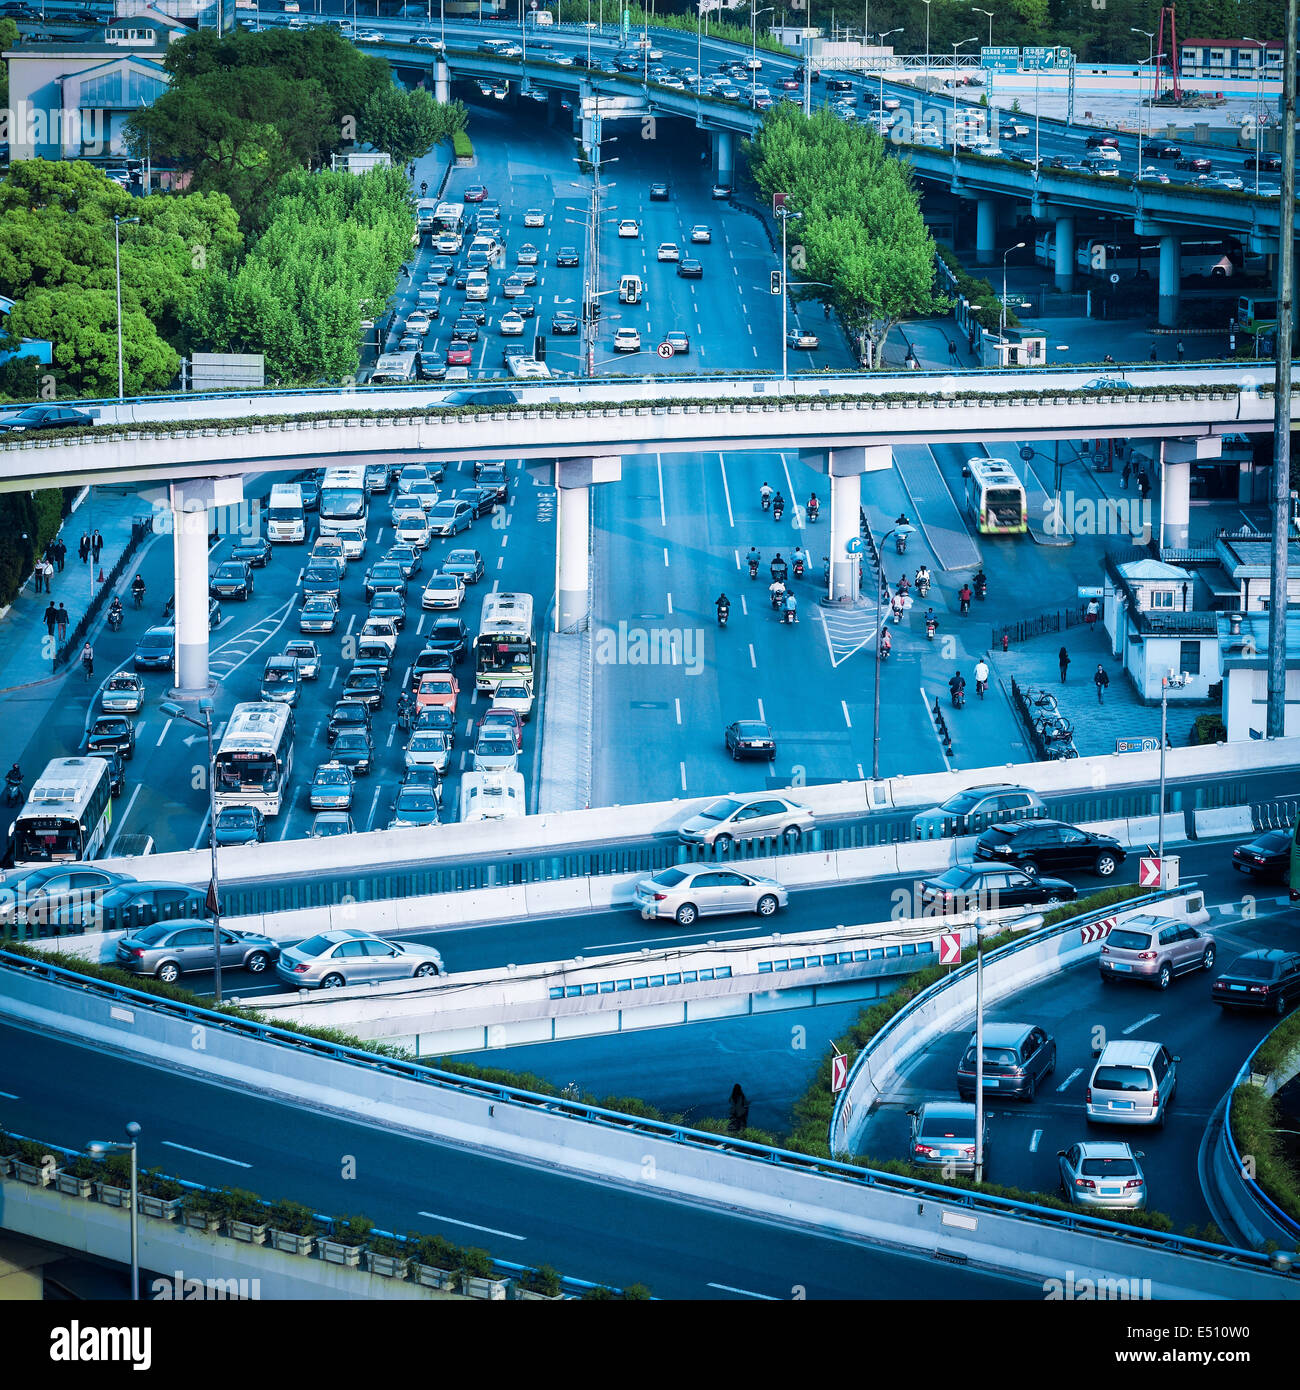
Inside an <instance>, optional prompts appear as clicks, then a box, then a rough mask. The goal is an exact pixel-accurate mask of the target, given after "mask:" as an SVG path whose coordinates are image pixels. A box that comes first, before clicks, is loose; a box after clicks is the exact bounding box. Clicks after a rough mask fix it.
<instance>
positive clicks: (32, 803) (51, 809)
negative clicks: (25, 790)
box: [9, 758, 113, 868]
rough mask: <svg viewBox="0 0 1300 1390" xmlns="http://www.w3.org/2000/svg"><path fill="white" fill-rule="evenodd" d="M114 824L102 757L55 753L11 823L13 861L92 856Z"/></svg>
mask: <svg viewBox="0 0 1300 1390" xmlns="http://www.w3.org/2000/svg"><path fill="white" fill-rule="evenodd" d="M112 824H113V797H112V792H111V789H110V778H109V768H108V760H107V759H106V758H55V759H54V760H53V761H52V762H50V763H48V764H47V765H46V768H45V771H44V772H42V773H41V775H40V776H39V777H38V778H37V779H36V784H35V785H34V786H33V787H32V790H31V793H30V794H29V795H28V797H27V804H26V805H25V806H24V807H23V809H22V810H21V811H19V813H18V819H17V820H16V821H15V822H14V823H13V825H12V826H10V828H9V835H10V838H11V839H12V840H13V851H14V864H15V866H17V867H19V868H23V867H25V866H27V865H31V864H50V863H66V862H71V861H74V860H82V859H93V858H94V857H95V856H96V855H97V854H99V853H100V851H101V850H102V849H103V848H104V842H105V840H107V838H108V831H109V827H110V826H111V825H112Z"/></svg>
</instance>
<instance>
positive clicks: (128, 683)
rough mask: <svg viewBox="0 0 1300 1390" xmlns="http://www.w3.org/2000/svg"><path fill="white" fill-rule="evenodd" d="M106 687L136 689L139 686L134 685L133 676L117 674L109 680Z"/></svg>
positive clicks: (111, 688)
mask: <svg viewBox="0 0 1300 1390" xmlns="http://www.w3.org/2000/svg"><path fill="white" fill-rule="evenodd" d="M108 688H109V689H110V690H136V689H138V688H139V687H138V686H137V685H136V682H135V677H134V676H128V675H117V676H114V677H113V678H112V679H111V680H110V681H109V683H108Z"/></svg>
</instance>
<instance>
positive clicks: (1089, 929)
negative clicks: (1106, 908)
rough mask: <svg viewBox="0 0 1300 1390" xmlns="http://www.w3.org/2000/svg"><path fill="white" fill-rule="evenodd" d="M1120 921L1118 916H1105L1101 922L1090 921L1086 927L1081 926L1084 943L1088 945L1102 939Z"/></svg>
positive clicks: (1080, 932) (1080, 931) (1080, 933)
mask: <svg viewBox="0 0 1300 1390" xmlns="http://www.w3.org/2000/svg"><path fill="white" fill-rule="evenodd" d="M1118 921H1119V918H1118V917H1103V918H1102V919H1101V921H1100V922H1089V923H1088V925H1087V926H1086V927H1080V928H1079V935H1080V936H1081V937H1082V938H1083V944H1084V945H1085V946H1087V945H1088V944H1089V942H1092V941H1100V940H1101V939H1102V937H1104V936H1106V935H1108V934H1109V932H1110V929H1111V928H1112V927H1113V926H1114V925H1115V923H1116V922H1118Z"/></svg>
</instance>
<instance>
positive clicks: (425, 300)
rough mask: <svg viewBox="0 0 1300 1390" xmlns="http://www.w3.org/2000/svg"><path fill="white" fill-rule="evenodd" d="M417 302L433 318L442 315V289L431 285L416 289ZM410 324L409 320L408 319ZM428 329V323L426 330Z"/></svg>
mask: <svg viewBox="0 0 1300 1390" xmlns="http://www.w3.org/2000/svg"><path fill="white" fill-rule="evenodd" d="M415 302H416V304H417V305H418V306H419V307H420V308H421V309H423V310H424V311H425V313H426V314H428V315H429V317H430V318H431V319H436V318H441V317H442V291H441V290H437V289H433V288H432V287H431V286H426V287H423V288H421V289H419V290H417V291H416V295H415ZM408 325H409V320H408ZM423 331H427V325H426V328H425V330H423Z"/></svg>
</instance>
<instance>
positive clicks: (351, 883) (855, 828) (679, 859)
mask: <svg viewBox="0 0 1300 1390" xmlns="http://www.w3.org/2000/svg"><path fill="white" fill-rule="evenodd" d="M1194 796H1195V800H1196V802H1197V809H1203V808H1205V807H1220V806H1241V805H1245V804H1247V801H1248V796H1249V788H1248V784H1247V783H1246V782H1245V781H1244V780H1243V781H1216V782H1213V783H1210V784H1208V785H1205V786H1201V787H1197V788H1195V791H1194ZM1156 797H1157V794H1156V792H1155V791H1153V790H1149V789H1141V788H1135V789H1132V790H1130V791H1124V792H1109V793H1107V792H1097V793H1096V794H1093V795H1080V796H1070V797H1058V798H1051V797H1049V798H1046V800H1047V802H1048V805H1047V808H1046V810H1044V811H1041V812H1035V813H1034V814H1035V815H1040V816H1041V815H1050V816H1053V817H1056V818H1059V819H1062V820H1068V821H1070V822H1071V823H1074V824H1082V823H1089V822H1093V821H1106V820H1124V819H1131V818H1134V817H1138V816H1148V815H1154V814H1155V810H1156ZM995 819H996V818H995V817H993V816H978V817H976V818H974V821H973V822H972V824H971V825H970V826H969V827H968V828H966V829H963V830H962V832H961V833H962V834H977V833H979V832H980V831H981V830H985V829H987V828H988V826H989V825H991V824H993V822H994V820H995ZM957 828H958V827H957V823H956V822H955V821H952V820H949V821H946V822H945V823H944V824H943V825H942V827H941V828H940V831H939V833H936V834H933V835H918V834H914V833H913V828H912V823H911V817H910V816H905V815H875V816H869V817H866V818H864V819H862V820H857V821H850V822H847V823H845V824H840V825H836V824H829V825H822V826H818V827H815V828H814V829H812V830H810V831H808V832H806V833H805V834H804V835H803V836H802V837H801V838H800V839H799V840H797V841H792V842H789V843H787V842H786V841H784V840H782V839H781V838H779V837H774V838H771V839H762V840H741V841H737V842H736V844H735V845H734V846H733V847H732V848H731V849H730V850H728V851H725V852H723V853H719V852H717V851H715V850H712V849H707V848H705V847H703V846H697V845H685V844H681V843H679V842H678V841H677V840H675V839H670V838H668V837H666V836H665V837H663V838H661V839H659V840H656V841H650V842H646V841H638V842H634V843H630V844H625V845H617V844H615V845H603V846H599V847H593V848H591V849H582V850H566V851H564V852H563V853H556V854H544V853H543V854H532V855H526V856H519V857H514V858H512V857H506V858H502V859H478V860H465V859H458V860H457V861H456V862H455V863H450V864H438V863H424V864H414V865H409V866H405V867H402V868H380V869H376V870H374V871H372V872H367V873H360V874H348V875H340V876H338V877H335V878H320V877H310V878H309V877H305V876H304V877H301V878H285V879H276V880H273V881H267V882H254V883H251V884H247V885H239V884H231V885H228V886H223V887H222V890H221V904H222V912H223V915H225V916H227V917H258V916H262V915H263V914H266V913H278V912H295V911H301V910H303V909H310V908H328V907H336V906H342V905H344V904H362V903H371V902H392V901H394V900H397V899H403V898H422V897H430V896H436V895H438V894H442V893H464V892H471V891H474V890H476V889H482V888H509V887H520V886H524V885H527V884H534V883H551V882H556V881H559V880H562V879H568V878H605V877H609V876H611V875H614V874H634V873H645V874H649V873H657V872H658V871H659V870H660V869H666V868H668V867H669V866H670V865H673V864H692V863H700V862H708V863H714V862H735V861H741V862H743V861H746V860H753V859H767V858H778V859H780V858H784V857H786V856H788V855H791V854H808V853H835V852H838V851H842V850H854V849H873V848H879V847H884V846H889V845H901V844H908V843H912V842H914V841H918V840H927V839H928V840H935V839H947V838H951V837H952V836H953V835H954V834H955V833H956V832H957ZM178 915H182V914H178ZM163 920H167V918H166V916H165V917H164V919H163ZM127 925H129V924H128V923H127V922H125V921H123V920H121V917H120V914H118V913H116V912H111V913H107V914H104V915H102V916H99V917H96V919H95V921H94V924H93V930H95V931H121V930H123V929H125V927H126V926H127ZM85 930H86V927H84V926H82V925H80V924H78V923H76V922H68V921H64V922H60V921H57V920H55V921H37V922H32V923H29V924H26V925H14V924H12V923H11V924H9V925H8V926H7V927H5V928H0V940H2V939H4V938H5V937H9V938H10V939H13V940H19V941H24V940H32V939H38V940H39V939H47V938H52V937H59V936H77V935H81V934H82V933H83V932H84V931H85Z"/></svg>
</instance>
